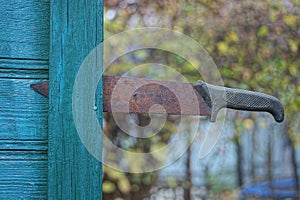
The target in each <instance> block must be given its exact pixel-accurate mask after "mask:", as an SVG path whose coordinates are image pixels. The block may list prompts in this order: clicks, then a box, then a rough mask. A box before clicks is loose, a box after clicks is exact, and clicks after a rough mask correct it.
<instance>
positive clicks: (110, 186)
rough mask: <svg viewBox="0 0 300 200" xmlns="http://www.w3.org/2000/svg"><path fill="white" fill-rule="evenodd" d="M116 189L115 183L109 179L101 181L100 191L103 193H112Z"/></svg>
mask: <svg viewBox="0 0 300 200" xmlns="http://www.w3.org/2000/svg"><path fill="white" fill-rule="evenodd" d="M115 190H116V185H115V184H114V183H113V182H110V181H104V182H103V183H102V191H103V192H104V193H112V192H114V191H115Z"/></svg>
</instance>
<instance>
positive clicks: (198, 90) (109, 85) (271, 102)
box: [30, 76, 284, 122]
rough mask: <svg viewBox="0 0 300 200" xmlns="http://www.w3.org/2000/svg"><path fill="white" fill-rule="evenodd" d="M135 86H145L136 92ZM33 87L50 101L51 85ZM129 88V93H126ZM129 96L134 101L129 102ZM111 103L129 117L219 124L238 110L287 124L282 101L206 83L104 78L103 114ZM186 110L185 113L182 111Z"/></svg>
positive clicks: (110, 108) (35, 85)
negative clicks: (205, 119)
mask: <svg viewBox="0 0 300 200" xmlns="http://www.w3.org/2000/svg"><path fill="white" fill-rule="evenodd" d="M120 80H122V88H124V89H123V90H117V91H118V93H116V94H114V95H112V94H113V92H114V91H116V90H115V87H116V86H117V84H118V81H120ZM135 85H141V87H139V88H136V89H135V90H134V91H131V90H129V88H134V86H135ZM30 87H31V88H32V89H33V90H35V91H36V92H38V93H40V94H42V95H44V96H46V97H48V93H49V91H48V90H49V84H48V82H47V81H45V82H40V83H35V84H31V85H30ZM126 88H127V89H126ZM191 88H192V89H193V90H194V91H195V95H192V96H191V95H190V96H189V95H188V94H187V96H185V92H186V91H188V90H190V89H191ZM128 93H130V94H132V95H131V98H130V99H129V100H128V98H125V96H128ZM178 95H179V96H183V97H184V98H189V100H191V101H193V102H195V101H197V102H198V106H199V109H195V108H194V107H193V106H192V105H190V104H188V103H185V102H184V101H180V102H179V101H178V99H177V97H178ZM111 102H119V103H117V104H114V105H113V106H114V107H113V110H114V112H121V113H127V112H128V108H126V106H124V105H129V112H130V113H148V114H150V113H153V114H162V113H168V114H173V115H201V116H209V117H210V121H211V122H215V121H216V118H217V114H218V112H219V111H220V109H222V108H230V109H235V110H246V111H259V112H269V113H270V114H272V115H273V117H274V119H275V121H277V122H282V121H283V120H284V108H283V106H282V104H281V103H280V101H279V100H278V99H277V98H276V97H273V96H271V95H267V94H263V93H259V92H252V91H248V90H243V89H234V88H227V87H222V86H215V85H211V84H208V83H205V82H203V81H198V82H197V83H196V84H191V83H182V82H177V81H162V80H149V79H144V78H128V77H119V76H103V112H112V104H111ZM155 104H159V105H161V106H162V107H163V108H164V109H161V107H156V108H153V105H155ZM182 106H184V107H185V109H184V110H182V109H181V107H182Z"/></svg>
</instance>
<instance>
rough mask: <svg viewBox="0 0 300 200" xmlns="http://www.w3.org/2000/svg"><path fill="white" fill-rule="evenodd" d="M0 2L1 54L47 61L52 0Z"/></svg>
mask: <svg viewBox="0 0 300 200" xmlns="http://www.w3.org/2000/svg"><path fill="white" fill-rule="evenodd" d="M0 5H1V6H0V27H1V31H0V44H1V45H0V57H1V58H18V59H38V60H40V59H43V60H47V59H48V55H49V14H50V12H49V0H39V1H35V0H10V1H7V0H0Z"/></svg>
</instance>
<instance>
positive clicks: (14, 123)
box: [0, 0, 50, 199]
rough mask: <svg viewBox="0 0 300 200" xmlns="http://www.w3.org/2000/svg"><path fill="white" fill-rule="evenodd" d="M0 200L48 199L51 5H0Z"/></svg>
mask: <svg viewBox="0 0 300 200" xmlns="http://www.w3.org/2000/svg"><path fill="white" fill-rule="evenodd" d="M0 5H1V6H0V30H1V31H0V199H46V198H47V187H48V155H47V153H48V152H47V151H48V99H46V98H44V97H43V96H40V95H39V94H36V93H35V92H33V91H32V90H31V88H29V87H28V86H29V85H30V84H32V83H36V82H39V81H42V80H47V79H48V66H49V65H48V57H49V56H48V54H49V15H50V10H49V5H50V4H49V0H40V1H34V0H11V1H6V0H0Z"/></svg>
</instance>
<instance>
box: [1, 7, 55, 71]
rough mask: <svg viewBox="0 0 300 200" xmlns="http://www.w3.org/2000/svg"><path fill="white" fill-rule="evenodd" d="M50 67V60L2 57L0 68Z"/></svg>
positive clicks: (46, 68)
mask: <svg viewBox="0 0 300 200" xmlns="http://www.w3.org/2000/svg"><path fill="white" fill-rule="evenodd" d="M48 12H50V11H48ZM48 34H50V33H48ZM0 44H1V43H0ZM48 68H49V61H48V60H26V59H13V58H4V59H3V58H2V59H1V58H0V69H21V70H24V69H29V70H31V69H32V70H43V69H44V70H48Z"/></svg>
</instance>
